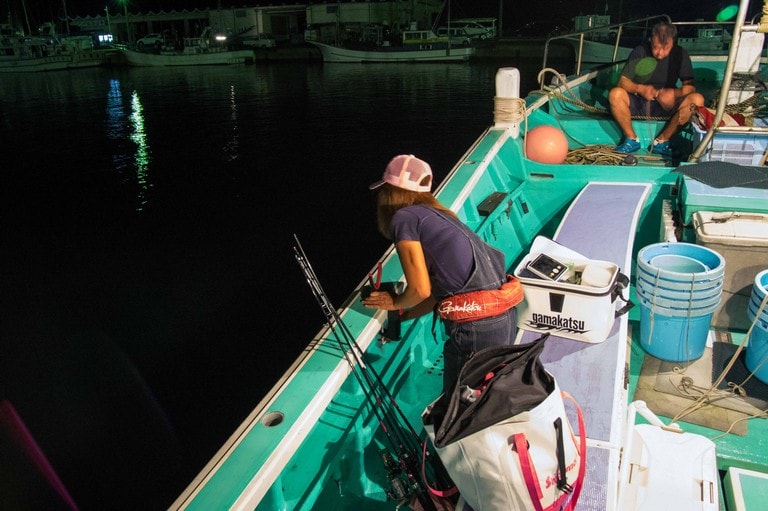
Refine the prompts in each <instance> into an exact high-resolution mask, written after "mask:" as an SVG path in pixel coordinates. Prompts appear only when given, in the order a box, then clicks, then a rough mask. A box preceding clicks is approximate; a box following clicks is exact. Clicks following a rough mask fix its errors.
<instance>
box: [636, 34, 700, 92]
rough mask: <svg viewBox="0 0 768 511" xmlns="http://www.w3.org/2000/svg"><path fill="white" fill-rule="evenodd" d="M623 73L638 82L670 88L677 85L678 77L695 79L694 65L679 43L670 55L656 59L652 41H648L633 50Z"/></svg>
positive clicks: (685, 79) (681, 79) (659, 87)
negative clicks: (652, 50) (652, 49)
mask: <svg viewBox="0 0 768 511" xmlns="http://www.w3.org/2000/svg"><path fill="white" fill-rule="evenodd" d="M621 74H622V75H623V76H626V77H627V78H629V79H630V80H632V81H633V82H635V83H638V84H645V85H653V86H654V87H656V88H657V89H670V88H676V87H677V81H678V79H679V80H680V81H682V82H685V81H687V80H693V65H692V64H691V57H690V56H689V55H688V52H687V51H686V50H685V48H682V47H680V46H677V45H675V46H673V47H672V50H671V51H670V52H669V55H667V56H666V57H664V58H663V59H661V60H656V59H655V58H654V56H653V53H652V52H651V43H650V42H646V43H645V44H643V45H641V46H637V47H636V48H635V49H634V50H632V53H630V54H629V58H628V59H627V63H626V65H625V66H624V69H623V70H622V71H621Z"/></svg>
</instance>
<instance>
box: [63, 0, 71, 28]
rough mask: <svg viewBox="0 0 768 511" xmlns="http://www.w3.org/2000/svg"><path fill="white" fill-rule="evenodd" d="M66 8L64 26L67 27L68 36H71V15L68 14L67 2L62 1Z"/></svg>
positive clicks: (65, 0)
mask: <svg viewBox="0 0 768 511" xmlns="http://www.w3.org/2000/svg"><path fill="white" fill-rule="evenodd" d="M61 3H62V5H63V6H64V26H65V27H67V35H69V15H68V14H67V0H61Z"/></svg>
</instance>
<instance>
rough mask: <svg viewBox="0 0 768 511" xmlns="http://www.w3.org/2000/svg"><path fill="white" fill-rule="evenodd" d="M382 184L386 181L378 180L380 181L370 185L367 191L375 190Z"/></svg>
mask: <svg viewBox="0 0 768 511" xmlns="http://www.w3.org/2000/svg"><path fill="white" fill-rule="evenodd" d="M384 183H386V181H384V180H383V179H382V180H380V181H376V182H375V183H373V184H371V185H370V186H369V187H368V189H369V190H375V189H376V188H378V187H380V186H382V185H383V184H384Z"/></svg>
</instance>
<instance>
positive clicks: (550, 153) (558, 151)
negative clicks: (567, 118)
mask: <svg viewBox="0 0 768 511" xmlns="http://www.w3.org/2000/svg"><path fill="white" fill-rule="evenodd" d="M525 153H526V156H527V157H528V158H529V159H531V160H533V161H537V162H539V163H563V162H564V161H565V157H566V156H567V155H568V141H567V140H566V139H565V135H564V134H563V132H562V131H560V130H559V129H557V128H555V127H554V126H538V127H536V128H533V129H532V130H531V131H529V132H528V134H527V135H526V136H525Z"/></svg>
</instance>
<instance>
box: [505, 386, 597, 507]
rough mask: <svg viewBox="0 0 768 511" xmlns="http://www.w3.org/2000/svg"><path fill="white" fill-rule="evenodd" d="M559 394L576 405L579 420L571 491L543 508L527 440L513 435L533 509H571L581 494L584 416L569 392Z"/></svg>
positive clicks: (583, 473) (584, 436)
mask: <svg viewBox="0 0 768 511" xmlns="http://www.w3.org/2000/svg"><path fill="white" fill-rule="evenodd" d="M561 394H562V396H563V397H564V398H566V399H570V400H571V401H572V402H573V404H574V405H576V414H577V416H578V422H579V473H578V475H577V476H576V481H575V482H574V483H573V491H572V492H571V493H563V494H562V495H560V497H559V498H558V499H557V500H555V502H553V503H552V504H551V505H549V506H547V508H546V509H545V508H543V507H542V505H541V498H542V496H543V495H542V493H541V488H540V486H539V478H538V476H537V475H536V468H535V467H534V465H533V460H532V459H531V454H530V452H529V451H528V441H527V440H526V438H525V434H524V433H518V434H516V435H513V442H514V444H515V449H516V450H517V454H518V456H519V459H520V468H521V469H522V471H523V478H524V480H525V486H526V488H527V489H528V495H529V496H530V497H531V501H532V502H533V507H534V510H535V511H555V510H557V509H563V511H573V510H574V509H575V508H576V503H577V502H578V500H579V494H581V488H582V486H583V483H584V476H585V474H586V472H587V435H586V431H585V426H584V416H583V415H582V413H581V408H580V407H579V404H578V403H577V402H576V400H575V399H573V397H572V396H571V395H570V394H568V393H567V392H561ZM572 437H573V436H572ZM574 440H575V439H574ZM566 500H568V503H567V504H565V507H562V506H563V504H564V503H565V501H566Z"/></svg>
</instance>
